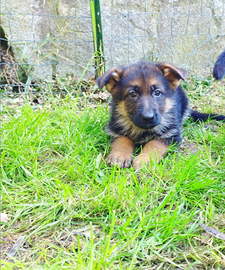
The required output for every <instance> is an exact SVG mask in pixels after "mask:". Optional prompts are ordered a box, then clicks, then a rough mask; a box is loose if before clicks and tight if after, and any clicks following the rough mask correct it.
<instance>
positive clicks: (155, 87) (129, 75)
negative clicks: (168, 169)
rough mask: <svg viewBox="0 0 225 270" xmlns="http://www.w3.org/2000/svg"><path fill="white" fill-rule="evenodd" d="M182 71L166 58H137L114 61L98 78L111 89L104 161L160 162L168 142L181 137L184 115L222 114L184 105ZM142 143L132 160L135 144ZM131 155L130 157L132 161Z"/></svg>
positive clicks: (199, 117)
mask: <svg viewBox="0 0 225 270" xmlns="http://www.w3.org/2000/svg"><path fill="white" fill-rule="evenodd" d="M186 77H187V74H186V71H185V70H183V69H180V68H176V67H174V66H172V65H171V64H168V63H159V64H155V63H152V62H145V61H142V62H138V63H135V64H131V65H128V66H123V67H114V68H112V69H110V70H109V71H108V72H106V73H105V74H104V75H102V76H101V77H100V78H98V79H97V83H98V86H99V87H100V88H102V87H103V86H104V85H105V86H106V88H107V90H108V91H109V92H110V93H111V95H112V111H111V119H110V121H109V124H108V128H107V132H108V134H109V135H110V136H111V137H112V147H111V153H110V155H109V156H108V159H107V164H108V165H109V166H110V165H112V164H118V165H119V167H120V168H124V167H129V166H130V165H131V163H132V165H133V167H134V168H139V167H140V166H141V162H144V163H150V160H149V157H150V156H151V157H152V158H156V159H157V161H158V162H159V161H160V160H161V159H162V156H163V155H164V154H165V153H166V151H167V149H168V147H169V145H171V144H179V143H180V142H181V127H182V123H183V121H184V119H186V118H188V117H192V118H193V119H194V120H195V121H198V120H206V119H208V118H213V119H215V120H225V116H222V115H216V114H202V113H199V112H197V111H194V110H191V109H189V107H188V99H187V96H186V94H185V93H184V91H183V89H182V87H181V86H180V83H179V81H180V80H181V79H182V80H185V79H186ZM137 144H138V145H144V146H143V149H142V152H141V153H140V154H139V155H138V156H137V157H136V158H134V160H133V153H134V149H135V145H137ZM132 160H133V162H132Z"/></svg>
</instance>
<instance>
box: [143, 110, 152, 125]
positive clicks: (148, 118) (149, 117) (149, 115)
mask: <svg viewBox="0 0 225 270" xmlns="http://www.w3.org/2000/svg"><path fill="white" fill-rule="evenodd" d="M141 117H142V120H143V121H144V122H145V123H152V122H153V121H154V119H155V116H154V113H153V112H146V113H143V114H142V116H141Z"/></svg>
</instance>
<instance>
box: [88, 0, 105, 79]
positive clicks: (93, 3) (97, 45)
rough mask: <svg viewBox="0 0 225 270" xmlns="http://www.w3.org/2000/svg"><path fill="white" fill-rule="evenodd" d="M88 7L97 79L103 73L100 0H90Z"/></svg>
mask: <svg viewBox="0 0 225 270" xmlns="http://www.w3.org/2000/svg"><path fill="white" fill-rule="evenodd" d="M90 7H91V20H92V29H93V40H94V50H95V69H96V76H97V77H99V76H101V75H102V74H103V73H104V72H105V59H104V47H103V38H102V21H101V8H100V0H90Z"/></svg>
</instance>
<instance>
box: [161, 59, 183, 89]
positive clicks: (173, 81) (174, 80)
mask: <svg viewBox="0 0 225 270" xmlns="http://www.w3.org/2000/svg"><path fill="white" fill-rule="evenodd" d="M159 69H160V70H161V71H162V73H163V75H164V76H165V77H166V78H167V80H168V81H169V86H170V88H171V89H176V88H177V87H178V86H179V84H180V80H184V81H185V80H186V79H187V72H186V71H185V70H184V69H182V68H177V67H174V66H172V65H170V64H168V63H163V64H159Z"/></svg>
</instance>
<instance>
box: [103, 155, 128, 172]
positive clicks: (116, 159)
mask: <svg viewBox="0 0 225 270" xmlns="http://www.w3.org/2000/svg"><path fill="white" fill-rule="evenodd" d="M131 161H132V156H131V155H130V154H127V153H126V152H114V153H111V154H109V156H108V158H107V165H108V166H112V165H119V167H120V168H121V169H122V168H129V167H130V165H131Z"/></svg>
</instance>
